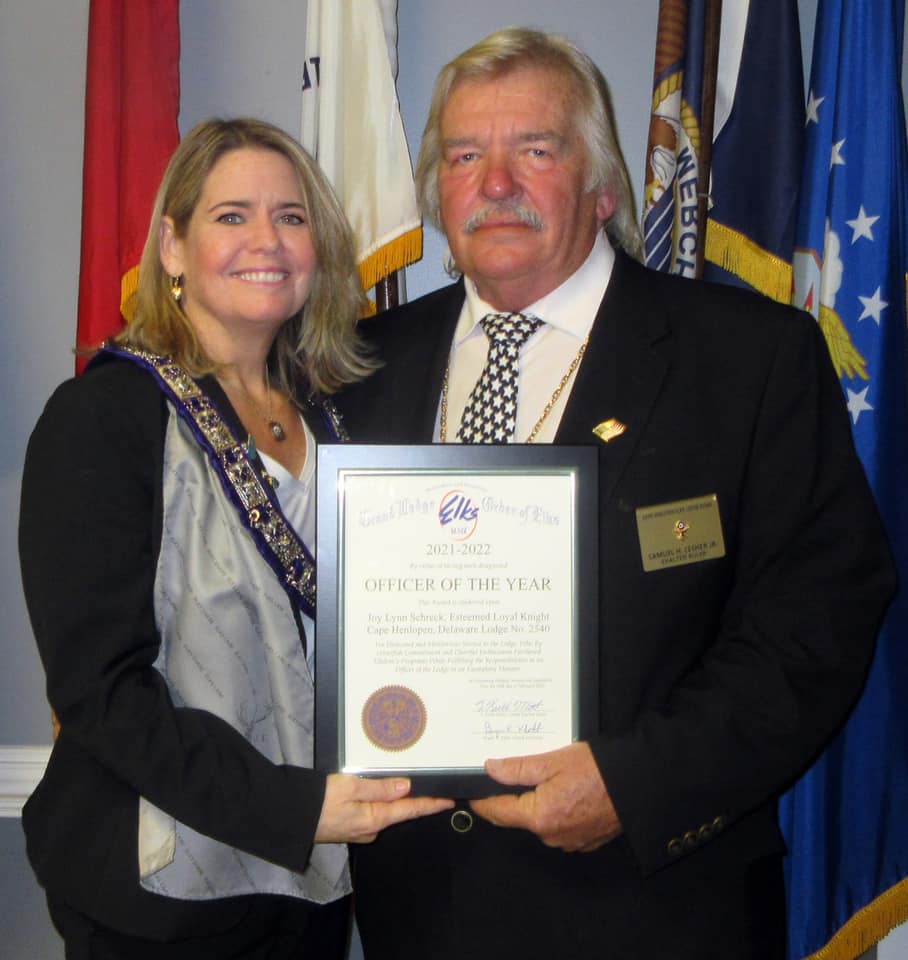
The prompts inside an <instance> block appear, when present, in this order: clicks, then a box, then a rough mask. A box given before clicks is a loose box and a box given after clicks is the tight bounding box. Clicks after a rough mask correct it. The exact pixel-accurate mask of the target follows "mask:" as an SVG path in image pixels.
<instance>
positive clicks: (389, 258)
mask: <svg viewBox="0 0 908 960" xmlns="http://www.w3.org/2000/svg"><path fill="white" fill-rule="evenodd" d="M396 39H397V0H381V5H380V4H379V0H309V9H308V15H307V22H306V63H305V72H304V81H303V108H302V124H301V133H300V140H301V142H302V144H303V146H304V147H305V148H306V149H307V150H308V151H309V152H310V153H311V154H312V155H313V156H314V157H315V158H316V160H317V161H318V163H319V166H320V167H321V168H322V170H323V171H324V172H325V174H326V175H327V177H328V179H329V180H330V181H331V183H332V185H333V187H334V190H335V192H336V193H337V195H338V197H339V199H340V202H341V204H342V205H343V208H344V211H345V212H346V214H347V217H348V219H349V220H350V223H351V225H352V227H353V233H354V236H355V239H356V261H357V264H358V265H359V271H360V276H361V277H362V281H363V288H364V289H366V290H368V289H370V288H371V287H373V286H374V285H375V284H376V283H377V282H378V281H379V280H381V279H383V278H384V277H386V276H388V275H389V274H391V273H393V272H394V271H395V270H400V269H401V268H402V267H405V266H406V265H407V264H409V263H413V262H414V261H416V260H418V259H419V258H420V257H421V256H422V226H421V221H420V217H419V211H418V208H417V206H416V192H415V189H414V187H413V170H412V167H411V165H410V154H409V151H408V149H407V141H406V137H405V136H404V129H403V123H402V122H401V118H400V107H399V104H398V101H397V90H396V88H395V83H394V70H393V69H392V66H391V62H392V61H391V59H390V58H389V47H390V48H391V49H392V51H393V62H394V63H395V64H396V60H397V58H396V50H395V49H394V48H395V47H396Z"/></svg>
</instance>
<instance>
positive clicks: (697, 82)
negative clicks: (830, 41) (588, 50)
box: [643, 0, 804, 302]
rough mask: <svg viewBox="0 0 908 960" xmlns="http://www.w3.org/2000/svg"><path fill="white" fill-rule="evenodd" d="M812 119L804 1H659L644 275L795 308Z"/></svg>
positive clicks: (647, 181) (645, 207)
mask: <svg viewBox="0 0 908 960" xmlns="http://www.w3.org/2000/svg"><path fill="white" fill-rule="evenodd" d="M711 34H713V35H711ZM716 46H717V47H718V55H717V61H716V59H715V56H714V57H713V58H711V57H710V51H711V50H713V49H714V48H715V47H716ZM803 120H804V97H803V74H802V65H801V47H800V34H799V26H798V9H797V0H760V2H759V3H757V2H756V0H753V2H752V0H723V2H722V4H721V18H720V19H718V20H717V19H716V17H715V14H713V13H711V11H710V9H709V4H708V3H707V0H660V4H659V26H658V34H657V41H656V64H655V71H654V79H653V103H652V114H651V119H650V135H649V144H648V147H647V165H646V184H645V192H644V212H643V229H644V244H645V250H646V263H647V265H648V266H650V267H652V268H654V269H656V270H663V271H668V272H672V273H677V274H681V275H682V276H687V277H694V276H699V275H701V274H702V276H704V277H706V279H709V280H715V281H718V282H721V283H732V284H735V285H738V286H749V287H752V288H753V289H755V290H759V291H760V292H761V293H764V294H766V295H767V296H771V297H773V298H774V299H776V300H781V301H784V302H787V301H788V299H789V297H790V295H791V254H792V247H793V243H794V224H795V216H796V211H797V205H796V201H797V193H798V187H799V181H800V174H801V143H802V130H803ZM710 138H711V139H710ZM707 182H708V183H709V189H708V199H707V202H706V203H705V204H703V203H701V193H702V192H703V189H704V187H703V184H704V183H707ZM701 264H702V267H701Z"/></svg>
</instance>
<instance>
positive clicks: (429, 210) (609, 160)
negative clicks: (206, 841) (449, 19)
mask: <svg viewBox="0 0 908 960" xmlns="http://www.w3.org/2000/svg"><path fill="white" fill-rule="evenodd" d="M528 68H533V69H543V70H552V71H554V72H556V73H558V74H559V75H560V76H562V77H564V78H565V80H566V81H567V82H568V84H569V85H570V89H571V97H570V102H571V103H573V104H574V105H575V107H574V111H575V112H574V117H573V121H574V124H575V125H576V129H577V131H578V133H579V134H580V137H581V139H582V140H583V144H584V147H585V151H586V183H585V187H586V189H587V190H589V191H592V190H600V189H602V188H603V187H604V188H606V189H607V190H608V191H609V192H610V193H611V195H612V199H613V200H614V202H615V210H614V213H612V215H611V217H609V219H608V220H607V221H606V223H605V232H606V234H608V236H609V239H610V240H611V241H612V242H613V243H614V244H615V245H616V246H618V247H622V248H623V249H624V250H626V251H627V252H628V253H629V254H630V255H631V256H633V257H635V258H636V259H638V260H639V259H641V258H642V254H643V241H642V238H641V235H640V227H639V225H638V223H637V216H636V213H635V204H634V194H633V190H632V188H631V182H630V178H629V177H628V174H627V167H626V166H625V163H624V157H623V155H622V153H621V147H620V145H619V144H618V134H617V130H616V128H615V115H614V110H613V109H612V102H611V96H610V94H609V90H608V85H607V84H606V82H605V78H604V77H603V76H602V73H601V72H600V71H599V68H598V67H597V66H596V65H595V64H594V63H593V61H592V60H591V59H590V58H589V57H588V56H587V55H586V54H585V53H583V51H582V50H580V49H579V48H578V47H576V46H575V45H574V44H573V43H571V42H570V41H569V40H567V39H565V38H564V37H561V36H558V35H557V34H551V33H543V32H541V31H539V30H530V29H527V28H525V27H507V28H505V29H504V30H498V31H496V32H495V33H492V34H490V35H489V36H487V37H486V38H485V39H484V40H480V41H479V43H477V44H475V45H474V46H472V47H470V48H469V49H468V50H465V51H464V52H463V53H461V54H460V56H458V57H455V58H454V59H453V60H452V61H451V62H450V63H448V64H446V65H445V66H444V67H442V69H441V72H440V73H439V75H438V79H437V80H436V81H435V88H434V90H433V92H432V103H431V105H430V107H429V118H428V120H427V121H426V128H425V130H424V131H423V135H422V144H421V146H420V148H419V158H418V160H417V163H416V191H417V195H418V196H419V201H420V205H421V207H422V212H423V213H424V214H425V216H426V217H428V218H429V219H430V220H431V221H432V222H433V223H434V224H435V225H436V226H437V227H438V228H439V229H442V224H441V210H440V204H439V196H438V171H439V165H440V163H441V155H442V143H441V117H442V113H443V111H444V108H445V104H446V103H447V102H448V98H449V97H450V95H451V93H452V91H453V90H454V87H455V86H456V85H457V84H458V83H460V82H461V81H462V80H493V79H495V78H497V77H501V76H504V75H505V74H509V73H512V72H514V71H516V70H522V69H528Z"/></svg>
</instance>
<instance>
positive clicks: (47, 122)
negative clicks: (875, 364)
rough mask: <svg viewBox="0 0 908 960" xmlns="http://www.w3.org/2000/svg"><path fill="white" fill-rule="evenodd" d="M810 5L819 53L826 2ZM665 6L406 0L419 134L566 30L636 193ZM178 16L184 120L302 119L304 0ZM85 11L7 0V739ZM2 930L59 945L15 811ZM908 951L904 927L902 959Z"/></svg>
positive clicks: (75, 167) (25, 679) (0, 838)
mask: <svg viewBox="0 0 908 960" xmlns="http://www.w3.org/2000/svg"><path fill="white" fill-rule="evenodd" d="M799 7H800V9H801V16H802V24H804V26H805V27H806V28H807V29H806V30H805V38H804V39H805V51H806V52H807V57H808V59H809V49H810V46H809V44H810V30H811V29H812V22H813V17H814V14H815V9H816V0H799ZM657 12H658V0H560V2H559V3H557V4H552V3H551V2H550V0H494V2H490V0H457V2H456V3H453V2H450V0H400V14H399V21H400V23H399V26H400V62H401V69H400V78H399V92H400V100H401V107H402V112H403V116H404V123H405V126H406V129H407V133H408V137H409V140H410V144H411V148H412V149H413V151H414V153H415V149H416V147H417V145H418V141H419V136H420V134H421V131H422V125H423V120H424V117H425V112H426V107H427V103H428V97H429V92H430V88H431V84H432V81H433V80H434V77H435V74H436V72H437V70H438V68H439V66H441V64H442V63H444V62H445V61H447V60H448V59H450V58H451V57H452V56H453V55H455V54H456V53H457V52H458V51H459V50H461V49H463V48H464V47H466V46H467V45H469V44H470V43H472V42H473V41H474V40H476V39H478V38H479V37H481V36H483V35H484V34H486V33H488V32H490V31H491V30H493V29H496V28H498V27H501V26H504V25H507V24H511V23H522V24H528V25H534V26H540V27H544V28H549V29H557V30H559V31H561V32H564V33H567V34H568V36H570V37H571V38H572V39H574V40H576V41H578V42H579V43H580V44H581V45H582V46H583V47H584V48H585V49H586V50H588V52H589V53H591V54H592V55H593V57H594V58H595V59H596V60H597V61H598V62H599V64H600V66H601V67H602V69H603V71H604V72H605V74H606V76H607V78H608V79H609V80H610V82H611V84H612V92H613V96H614V100H615V108H616V112H617V117H618V124H619V129H620V132H621V139H622V144H623V147H624V150H625V153H626V155H627V159H628V166H629V168H630V171H631V176H632V179H633V182H634V185H635V189H636V191H637V193H638V202H639V193H640V188H641V183H642V179H643V157H644V150H645V142H646V134H647V123H648V117H647V114H648V107H649V85H650V77H651V71H652V58H653V42H654V35H655V24H656V17H657ZM181 21H182V46H183V54H182V81H183V83H182V87H183V106H182V112H181V118H180V122H181V128H182V129H184V130H185V129H186V128H187V127H188V126H189V125H191V124H192V123H193V122H195V121H196V120H198V119H200V118H202V117H204V116H208V115H211V114H237V113H255V114H259V115H262V116H265V117H267V118H269V119H271V120H274V121H275V122H277V123H279V124H280V125H281V126H284V127H285V128H286V129H287V130H289V131H290V132H292V133H296V132H298V129H299V119H298V110H299V106H298V104H299V99H298V97H299V94H298V90H299V72H300V70H299V59H300V56H301V51H302V49H303V38H304V33H305V0H256V2H255V3H251V2H249V0H183V2H182V5H181ZM87 23H88V0H65V2H61V0H0V129H2V131H3V145H2V147H0V195H2V196H3V198H4V206H3V216H2V217H0V246H2V249H3V256H2V257H0V318H2V324H3V346H4V349H3V351H2V352H0V410H2V411H3V419H2V426H0V441H2V442H0V610H2V611H3V625H2V627H0V749H2V746H3V745H6V744H46V743H49V741H50V726H49V722H48V711H47V706H46V703H45V701H44V694H43V679H42V675H41V670H40V665H39V664H38V661H37V657H36V655H35V653H34V649H33V642H32V639H31V632H30V628H29V626H28V622H27V618H26V615H25V608H24V603H23V601H22V597H21V588H20V584H19V573H18V561H17V555H16V516H17V512H18V496H19V485H20V478H21V464H22V458H23V456H24V451H25V442H26V439H27V436H28V433H29V431H30V430H31V427H32V425H33V423H34V421H35V419H36V418H37V416H38V414H39V412H40V410H41V407H42V405H43V403H44V401H45V400H46V398H47V396H48V395H49V394H50V392H51V390H52V389H53V387H54V386H55V385H56V384H57V383H58V382H59V381H60V380H62V379H64V378H65V377H66V376H68V375H70V373H71V371H72V353H71V351H72V344H73V340H74V334H75V322H76V300H77V289H78V265H79V220H80V203H81V169H82V123H83V102H84V82H85V80H84V72H85V41H86V35H87ZM443 246H444V245H443V243H442V242H441V239H440V238H439V237H438V236H437V235H436V234H434V233H433V232H428V234H427V238H426V253H425V257H424V259H423V261H422V262H421V263H420V264H417V265H416V266H415V267H414V268H412V269H411V270H410V271H409V277H408V285H409V293H410V295H411V296H415V295H418V294H419V293H422V292H424V291H426V290H428V289H431V288H434V287H436V286H438V285H439V284H440V283H442V282H444V280H445V278H444V275H443V273H442V271H441V267H440V263H441V254H442V251H443ZM53 575H54V571H49V572H48V576H53ZM0 932H2V933H0V935H2V938H3V939H2V946H0V955H2V956H3V958H4V960H59V958H60V957H61V956H62V950H61V948H60V944H59V940H58V939H57V938H56V936H55V935H54V933H53V932H52V930H51V929H50V926H49V922H48V921H47V919H46V916H45V914H44V911H43V906H42V902H41V897H40V891H39V890H38V888H37V885H36V884H35V882H34V879H33V877H32V875H31V873H30V871H29V869H28V867H27V864H26V863H25V859H24V844H23V841H22V835H21V830H20V828H19V823H18V821H17V820H13V819H5V820H4V819H0ZM906 939H908V935H906ZM906 951H908V944H904V941H903V946H902V947H901V949H900V951H899V952H898V953H892V954H891V957H892V960H894V958H895V956H903V955H905V952H906ZM881 960H884V957H883V954H882V952H881Z"/></svg>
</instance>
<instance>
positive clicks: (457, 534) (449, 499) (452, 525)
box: [438, 490, 479, 540]
mask: <svg viewBox="0 0 908 960" xmlns="http://www.w3.org/2000/svg"><path fill="white" fill-rule="evenodd" d="M438 522H439V525H440V526H441V527H442V529H445V528H446V530H447V533H449V534H450V536H451V539H452V540H468V539H469V538H470V537H472V536H473V534H474V533H475V532H476V525H477V524H478V523H479V507H478V506H477V505H476V504H474V503H473V501H472V500H471V499H470V498H469V497H468V496H467V495H466V494H465V493H464V492H463V490H449V491H448V492H447V493H446V494H445V495H444V496H443V497H442V498H441V502H440V503H439V505H438Z"/></svg>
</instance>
